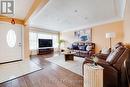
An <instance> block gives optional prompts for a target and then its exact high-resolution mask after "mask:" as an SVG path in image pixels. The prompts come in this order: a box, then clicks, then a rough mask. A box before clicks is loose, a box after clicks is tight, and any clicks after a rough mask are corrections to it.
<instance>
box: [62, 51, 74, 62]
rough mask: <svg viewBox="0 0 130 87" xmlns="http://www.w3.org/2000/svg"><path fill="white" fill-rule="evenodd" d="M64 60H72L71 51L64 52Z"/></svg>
mask: <svg viewBox="0 0 130 87" xmlns="http://www.w3.org/2000/svg"><path fill="white" fill-rule="evenodd" d="M64 56H65V61H67V60H74V54H73V53H64Z"/></svg>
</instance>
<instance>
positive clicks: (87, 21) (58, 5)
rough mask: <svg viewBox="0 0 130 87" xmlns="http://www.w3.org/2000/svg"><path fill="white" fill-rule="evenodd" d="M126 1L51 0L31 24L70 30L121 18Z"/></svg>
mask: <svg viewBox="0 0 130 87" xmlns="http://www.w3.org/2000/svg"><path fill="white" fill-rule="evenodd" d="M20 1H21V0H20ZM26 1H28V0H26ZM29 1H30V0H29ZM124 1H125V0H50V1H49V2H48V3H47V5H46V6H44V7H43V8H42V9H41V10H40V11H39V13H37V14H36V15H35V16H34V17H33V18H31V21H30V26H32V27H38V28H43V29H49V30H56V31H69V30H74V29H82V28H87V27H90V26H93V25H97V24H102V23H105V22H110V21H113V20H119V19H121V18H122V17H123V13H124V7H125V3H123V2H124Z"/></svg>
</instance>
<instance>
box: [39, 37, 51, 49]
mask: <svg viewBox="0 0 130 87" xmlns="http://www.w3.org/2000/svg"><path fill="white" fill-rule="evenodd" d="M38 43H39V48H41V47H52V46H53V45H52V44H53V41H52V39H38Z"/></svg>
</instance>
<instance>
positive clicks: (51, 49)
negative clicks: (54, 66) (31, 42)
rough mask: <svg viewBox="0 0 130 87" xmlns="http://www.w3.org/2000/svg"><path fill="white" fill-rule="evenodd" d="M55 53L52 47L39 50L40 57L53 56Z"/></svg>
mask: <svg viewBox="0 0 130 87" xmlns="http://www.w3.org/2000/svg"><path fill="white" fill-rule="evenodd" d="M53 52H54V48H52V47H43V48H39V49H38V55H44V54H51V53H53Z"/></svg>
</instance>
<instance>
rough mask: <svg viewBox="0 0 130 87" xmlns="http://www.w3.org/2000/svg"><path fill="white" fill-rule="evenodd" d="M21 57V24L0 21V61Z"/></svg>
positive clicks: (14, 59) (9, 60)
mask: <svg viewBox="0 0 130 87" xmlns="http://www.w3.org/2000/svg"><path fill="white" fill-rule="evenodd" d="M21 59H22V26H21V25H16V24H15V25H13V24H10V23H4V22H0V63H4V62H11V61H16V60H21Z"/></svg>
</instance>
